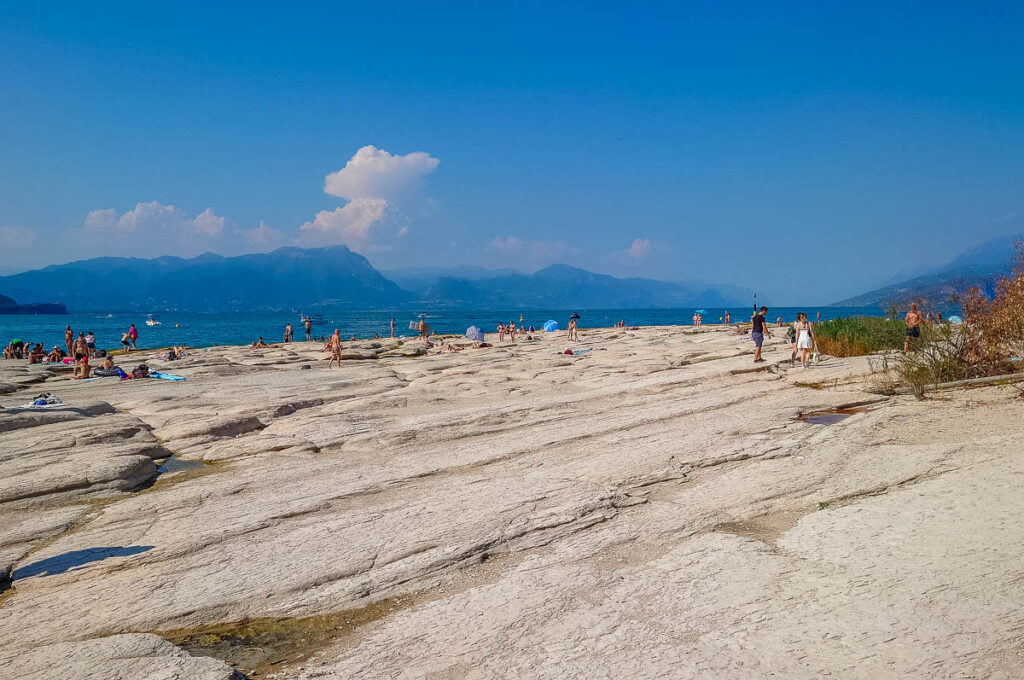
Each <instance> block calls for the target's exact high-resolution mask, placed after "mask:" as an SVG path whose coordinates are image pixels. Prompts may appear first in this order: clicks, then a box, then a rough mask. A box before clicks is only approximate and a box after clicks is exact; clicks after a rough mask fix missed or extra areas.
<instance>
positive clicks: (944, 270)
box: [834, 236, 1021, 307]
mask: <svg viewBox="0 0 1024 680" xmlns="http://www.w3.org/2000/svg"><path fill="white" fill-rule="evenodd" d="M1020 241H1021V237H1020V236H1002V237H999V238H996V239H992V240H990V241H986V242H984V243H982V244H980V245H978V246H975V247H974V248H971V249H970V250H967V251H965V252H963V253H961V254H960V255H958V256H957V257H955V258H954V259H953V260H951V261H950V262H948V263H947V264H945V265H943V266H941V267H936V268H935V269H932V270H929V271H926V272H924V273H923V274H920V275H918V276H915V277H912V278H909V279H907V280H905V281H900V282H899V283H895V284H892V285H888V286H883V287H881V288H877V289H875V290H871V291H868V292H866V293H863V294H861V295H858V296H856V297H852V298H848V299H846V300H841V301H839V302H836V303H834V306H837V307H884V306H886V305H888V304H889V303H892V302H895V303H902V304H905V303H908V302H913V301H916V300H919V299H923V300H928V301H930V302H932V303H934V304H940V305H942V304H947V303H950V302H952V301H954V300H955V299H956V297H957V296H959V295H962V294H963V293H965V292H967V290H968V289H970V288H972V287H975V286H977V287H978V288H980V289H981V290H982V291H983V292H985V293H986V294H987V295H989V296H991V295H993V294H994V292H995V285H996V282H997V281H999V279H1000V278H1002V277H1003V276H1006V275H1007V274H1009V273H1010V272H1011V271H1012V269H1013V262H1014V256H1015V246H1016V244H1017V243H1018V242H1020Z"/></svg>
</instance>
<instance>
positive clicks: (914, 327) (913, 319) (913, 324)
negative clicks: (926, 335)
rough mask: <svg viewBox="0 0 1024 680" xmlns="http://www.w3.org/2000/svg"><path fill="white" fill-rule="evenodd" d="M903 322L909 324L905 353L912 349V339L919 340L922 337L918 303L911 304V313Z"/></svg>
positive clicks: (908, 313) (904, 344) (904, 341)
mask: <svg viewBox="0 0 1024 680" xmlns="http://www.w3.org/2000/svg"><path fill="white" fill-rule="evenodd" d="M903 322H904V323H906V324H907V336H906V337H905V338H904V339H903V351H904V352H906V351H908V350H909V349H910V339H911V338H913V339H914V340H917V339H918V338H920V337H921V312H919V311H917V303H916V302H911V303H910V311H909V312H907V316H906V317H905V318H904V319H903Z"/></svg>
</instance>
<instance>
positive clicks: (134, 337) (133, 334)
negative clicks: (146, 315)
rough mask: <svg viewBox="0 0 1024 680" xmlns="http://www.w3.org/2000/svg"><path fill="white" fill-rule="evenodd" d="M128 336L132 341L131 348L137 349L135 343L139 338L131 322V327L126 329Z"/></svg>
mask: <svg viewBox="0 0 1024 680" xmlns="http://www.w3.org/2000/svg"><path fill="white" fill-rule="evenodd" d="M128 338H129V339H130V340H131V341H132V349H137V348H136V347H135V343H136V342H138V340H139V332H138V331H137V330H135V324H131V327H130V328H129V329H128Z"/></svg>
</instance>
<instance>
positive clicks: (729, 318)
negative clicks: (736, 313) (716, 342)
mask: <svg viewBox="0 0 1024 680" xmlns="http://www.w3.org/2000/svg"><path fill="white" fill-rule="evenodd" d="M725 325H726V326H731V325H732V316H730V315H729V310H728V309H727V310H725Z"/></svg>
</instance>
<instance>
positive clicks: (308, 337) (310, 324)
mask: <svg viewBox="0 0 1024 680" xmlns="http://www.w3.org/2000/svg"><path fill="white" fill-rule="evenodd" d="M302 325H303V326H305V327H306V342H309V341H310V340H312V339H313V322H312V321H310V320H309V317H306V320H305V321H304V322H303V324H302Z"/></svg>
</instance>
